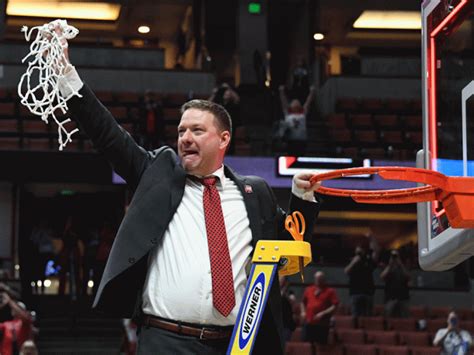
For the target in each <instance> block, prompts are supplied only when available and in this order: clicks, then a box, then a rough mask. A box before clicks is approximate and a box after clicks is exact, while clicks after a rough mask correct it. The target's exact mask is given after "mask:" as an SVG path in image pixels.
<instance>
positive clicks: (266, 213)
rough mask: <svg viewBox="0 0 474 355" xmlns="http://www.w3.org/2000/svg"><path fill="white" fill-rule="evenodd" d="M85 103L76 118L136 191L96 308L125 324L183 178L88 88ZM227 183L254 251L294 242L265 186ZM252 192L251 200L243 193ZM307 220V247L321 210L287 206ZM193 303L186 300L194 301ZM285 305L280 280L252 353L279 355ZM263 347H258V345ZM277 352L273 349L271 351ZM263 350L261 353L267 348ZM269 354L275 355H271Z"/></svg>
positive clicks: (294, 201) (257, 181)
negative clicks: (270, 243)
mask: <svg viewBox="0 0 474 355" xmlns="http://www.w3.org/2000/svg"><path fill="white" fill-rule="evenodd" d="M80 94H81V95H82V98H77V97H75V98H73V99H71V100H70V101H69V108H70V112H71V114H72V116H73V118H74V119H75V120H76V121H77V122H78V124H79V126H80V128H81V129H82V130H83V131H84V132H86V134H87V135H88V136H89V137H90V138H91V140H92V141H93V143H94V146H95V148H96V149H97V150H99V151H100V152H102V153H103V154H105V156H106V157H107V159H108V160H109V161H110V163H111V164H112V167H113V169H114V170H115V171H116V172H117V173H118V174H119V175H121V176H122V177H123V178H124V179H125V180H126V181H127V183H128V185H129V186H130V187H131V188H132V189H133V190H134V196H133V199H132V201H131V203H130V206H129V208H128V211H127V213H126V215H125V217H124V219H123V221H122V224H121V225H120V228H119V230H118V232H117V237H116V239H115V242H114V244H113V247H112V250H111V252H110V256H109V259H108V261H107V265H106V267H105V271H104V274H103V276H102V280H101V282H100V285H99V288H98V291H97V295H96V298H95V301H94V307H95V308H96V309H97V310H101V311H104V312H107V313H109V314H112V315H116V316H120V317H131V316H132V315H133V314H134V313H135V314H136V313H137V310H138V311H141V298H142V297H141V296H142V294H141V293H142V290H143V284H144V280H145V276H146V273H147V259H148V254H149V252H150V251H151V250H152V249H153V248H154V247H155V246H156V245H157V244H159V242H160V240H161V238H163V235H164V233H165V231H166V229H167V227H168V224H169V222H170V221H171V219H172V217H173V215H174V213H175V212H176V209H177V208H178V206H179V204H180V202H181V199H182V197H183V194H184V187H185V182H186V173H185V171H184V169H183V168H182V166H181V164H180V162H179V158H178V156H177V155H176V153H175V152H174V151H173V150H172V149H171V148H169V147H162V148H160V149H157V150H154V151H145V150H144V149H143V148H141V147H140V146H138V145H137V144H136V143H135V141H134V140H133V138H132V137H130V135H129V134H128V133H127V132H126V131H124V130H123V129H122V128H121V127H120V126H119V125H117V123H116V121H115V119H114V118H113V117H112V115H111V114H110V112H109V111H108V110H107V109H106V108H105V107H104V106H103V105H102V104H101V103H100V102H99V101H98V100H97V99H96V97H95V96H94V94H93V93H92V91H91V90H90V89H89V88H88V87H87V86H86V85H84V87H83V88H82V89H81V90H80ZM224 171H225V175H226V176H227V177H229V178H231V179H232V180H233V181H234V182H235V183H236V185H237V186H238V187H239V189H240V191H241V193H242V195H243V197H244V203H245V207H246V209H247V214H248V218H249V221H250V229H251V231H252V245H253V246H255V244H256V242H257V241H258V240H260V239H281V238H285V239H290V238H291V236H290V235H289V234H288V232H286V230H285V229H284V227H283V226H284V218H285V213H284V212H283V211H282V210H281V209H280V208H279V207H278V205H277V202H276V199H275V196H274V195H273V192H272V191H271V189H270V187H269V186H268V185H267V183H266V182H265V181H264V180H263V179H261V178H259V177H256V176H240V175H238V174H236V173H235V172H233V171H232V170H231V169H230V168H229V167H227V166H225V168H224ZM246 185H249V186H251V187H252V189H251V190H252V192H249V189H247V192H246V189H245V186H246ZM293 210H299V211H301V212H302V213H303V215H304V217H305V220H306V224H307V228H306V234H305V239H306V240H309V239H310V237H311V233H312V230H313V223H314V220H315V219H316V216H317V213H318V204H317V203H312V202H308V201H304V200H301V199H299V198H296V197H294V196H292V198H290V211H293ZM193 296H194V295H189V297H193ZM281 313H282V311H281V298H280V291H279V283H278V279H276V281H275V282H274V283H273V286H272V289H271V291H270V297H269V300H268V304H267V308H266V310H265V312H264V315H263V320H262V326H261V328H260V331H259V335H258V339H257V344H256V348H255V352H254V353H259V351H258V349H259V348H260V347H261V346H263V345H264V346H265V348H264V350H265V353H271V354H278V353H281V351H282V349H281V346H279V345H281V340H282V337H281V333H282V317H281ZM259 344H260V345H259ZM272 347H275V348H274V349H273V350H272ZM262 350H263V348H262ZM269 351H270V352H269Z"/></svg>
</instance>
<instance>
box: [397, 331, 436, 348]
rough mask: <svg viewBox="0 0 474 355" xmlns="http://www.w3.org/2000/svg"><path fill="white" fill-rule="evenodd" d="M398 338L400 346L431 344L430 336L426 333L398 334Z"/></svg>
mask: <svg viewBox="0 0 474 355" xmlns="http://www.w3.org/2000/svg"><path fill="white" fill-rule="evenodd" d="M398 337H399V339H400V344H401V345H409V346H428V345H430V344H431V343H430V336H429V334H428V333H426V332H399V333H398Z"/></svg>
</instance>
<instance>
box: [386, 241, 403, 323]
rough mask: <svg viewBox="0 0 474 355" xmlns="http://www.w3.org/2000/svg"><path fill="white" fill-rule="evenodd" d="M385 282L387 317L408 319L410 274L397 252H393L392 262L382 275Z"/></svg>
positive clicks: (390, 261) (391, 254)
mask: <svg viewBox="0 0 474 355" xmlns="http://www.w3.org/2000/svg"><path fill="white" fill-rule="evenodd" d="M380 277H381V278H382V280H384V281H385V315H386V316H387V317H396V318H400V317H408V313H409V312H408V306H409V304H408V303H409V299H410V294H409V289H408V283H409V282H410V273H409V272H408V270H407V269H406V267H405V265H403V262H402V260H401V259H400V256H399V254H398V251H397V250H392V251H391V253H390V260H389V262H388V264H387V266H386V267H385V269H384V270H383V271H382V273H381V274H380Z"/></svg>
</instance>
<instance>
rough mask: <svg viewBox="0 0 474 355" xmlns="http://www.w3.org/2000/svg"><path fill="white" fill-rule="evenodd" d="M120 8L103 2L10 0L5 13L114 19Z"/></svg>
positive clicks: (116, 17)
mask: <svg viewBox="0 0 474 355" xmlns="http://www.w3.org/2000/svg"><path fill="white" fill-rule="evenodd" d="M120 8H121V6H120V5H119V4H109V3H105V2H79V1H72V2H64V1H60V0H52V1H31V0H10V1H8V4H7V15H8V16H24V17H50V18H66V19H85V20H108V21H115V20H117V19H118V17H119V15H120Z"/></svg>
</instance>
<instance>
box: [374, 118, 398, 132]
mask: <svg viewBox="0 0 474 355" xmlns="http://www.w3.org/2000/svg"><path fill="white" fill-rule="evenodd" d="M374 123H375V124H376V125H377V127H379V128H383V129H399V128H400V123H399V121H398V116H397V115H374Z"/></svg>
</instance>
